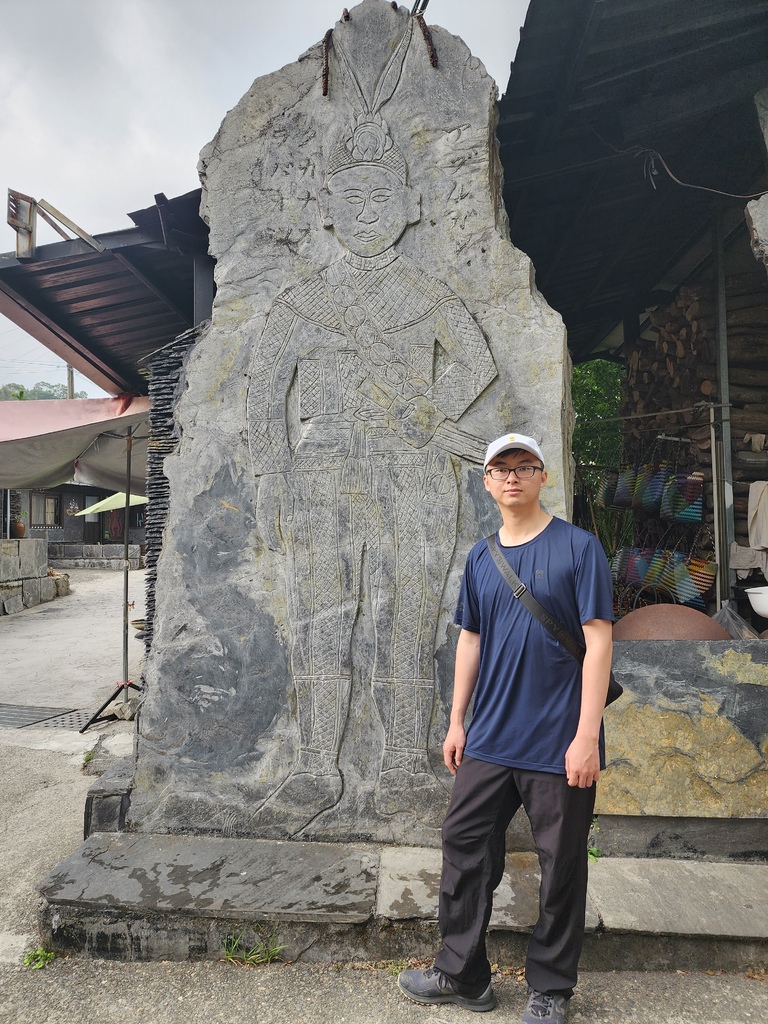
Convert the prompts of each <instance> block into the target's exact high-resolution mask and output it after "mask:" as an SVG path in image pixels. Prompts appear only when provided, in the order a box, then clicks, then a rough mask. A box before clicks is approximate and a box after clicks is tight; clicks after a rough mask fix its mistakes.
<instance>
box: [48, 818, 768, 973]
mask: <svg viewBox="0 0 768 1024" xmlns="http://www.w3.org/2000/svg"><path fill="white" fill-rule="evenodd" d="M439 882H440V852H439V851H438V850H435V849H425V848H418V847H388V846H382V845H377V844H359V845H352V844H350V845H339V844H331V843H300V842H287V841H285V842H283V841H278V840H254V839H227V838H215V837H197V836H181V835H158V834H154V835H150V834H138V833H106V832H102V833H94V834H92V835H91V836H89V838H88V839H87V840H86V841H85V842H84V843H83V844H82V846H80V847H79V849H78V850H77V851H75V853H73V854H72V855H71V856H70V857H68V858H67V859H66V860H64V861H62V863H61V864H59V865H58V867H57V868H56V869H55V870H54V871H53V872H52V873H51V874H50V875H49V876H48V877H47V878H46V879H44V880H43V882H41V884H40V886H39V887H38V888H39V891H40V893H41V894H42V895H43V897H44V900H45V904H44V907H43V909H42V910H41V912H40V925H41V940H42V942H43V944H44V945H46V948H52V949H56V950H60V951H70V952H78V953H85V954H88V955H91V956H97V957H107V958H112V959H122V960H175V961H179V960H187V959H218V958H220V957H221V955H222V950H223V948H224V943H225V941H226V939H227V937H228V936H231V935H232V934H240V933H241V932H244V933H245V934H244V939H245V941H249V936H250V937H251V938H252V939H253V943H254V944H255V942H256V940H257V938H258V934H259V931H258V929H259V926H266V927H267V929H268V930H269V931H270V932H272V931H274V932H276V933H277V935H278V936H279V941H280V943H281V944H283V945H284V947H285V948H284V951H283V955H284V956H285V958H286V959H290V960H304V961H315V962H318V961H331V960H387V959H398V958H402V957H412V956H418V957H427V956H430V955H432V954H433V953H434V952H435V951H436V949H437V946H438V944H439V938H438V931H437V899H438V891H439ZM537 887H538V864H537V861H536V857H535V855H534V854H531V853H514V854H510V855H508V857H507V870H506V872H505V875H504V878H503V880H502V883H501V885H500V887H499V889H498V890H497V893H496V899H495V904H494V913H493V917H492V919H491V924H490V930H489V941H488V950H489V956H490V957H491V959H493V960H496V961H498V962H500V963H519V962H520V961H521V960H522V959H523V958H524V956H525V948H526V945H527V939H528V934H529V932H530V931H531V928H532V927H533V924H534V921H535V919H536V915H537ZM766 963H768V865H766V864H729V863H721V862H702V861H673V860H649V859H640V858H621V857H602V858H600V859H599V860H598V861H597V862H596V863H594V864H592V865H591V866H590V882H589V899H588V908H587V920H586V941H585V948H584V955H583V958H582V967H583V969H585V970H613V969H622V970H649V969H659V970H671V969H677V970H706V969H713V970H717V969H721V970H741V969H744V968H745V967H747V966H754V965H757V964H766Z"/></svg>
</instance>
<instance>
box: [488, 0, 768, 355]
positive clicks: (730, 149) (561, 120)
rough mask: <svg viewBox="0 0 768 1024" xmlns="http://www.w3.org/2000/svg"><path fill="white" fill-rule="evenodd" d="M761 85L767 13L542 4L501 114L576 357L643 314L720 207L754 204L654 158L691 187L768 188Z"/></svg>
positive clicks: (717, 5)
mask: <svg viewBox="0 0 768 1024" xmlns="http://www.w3.org/2000/svg"><path fill="white" fill-rule="evenodd" d="M765 86H768V4H766V3H765V0H731V2H729V3H723V2H722V0H611V2H610V3H604V2H602V0H573V2H571V3H567V4H563V3H562V2H561V0H531V3H530V6H529V9H528V13H527V16H526V21H525V26H524V28H523V30H522V33H521V42H520V46H519V48H518V51H517V55H516V57H515V61H514V64H513V66H512V73H511V75H510V80H509V85H508V88H507V91H506V93H505V95H504V96H503V97H502V100H501V102H500V109H499V114H500V120H499V129H498V136H499V143H500V154H501V159H502V163H503V165H504V171H505V182H506V184H505V191H504V196H505V201H506V205H507V211H508V214H509V218H510V225H511V231H512V240H513V242H514V243H515V244H516V245H517V246H519V248H521V249H523V250H524V251H525V252H527V253H528V254H529V255H530V256H531V258H532V260H533V262H534V266H535V267H536V275H537V283H538V284H539V287H540V288H541V290H542V292H543V294H544V295H545V297H546V298H547V300H548V301H549V302H550V304H551V305H552V306H554V308H555V309H557V310H558V311H559V312H560V313H561V314H562V315H563V318H564V320H565V322H566V326H567V327H568V337H569V345H570V347H571V351H572V353H573V355H574V357H575V358H576V359H581V358H587V357H588V356H589V354H590V353H591V352H592V351H593V350H594V349H595V347H596V346H597V345H599V343H600V342H601V340H602V338H603V337H604V335H605V334H606V333H607V331H609V330H610V329H611V328H612V326H613V325H614V324H615V323H616V322H618V321H619V320H620V319H621V315H620V314H619V315H617V313H616V310H617V308H619V307H620V306H621V305H622V303H623V304H624V306H625V308H626V310H627V311H631V310H632V309H637V308H642V306H643V304H644V303H646V302H647V301H648V298H649V296H650V295H651V294H652V292H653V289H654V288H655V286H656V284H657V282H658V281H659V280H660V279H661V278H662V276H663V275H664V272H665V271H666V270H667V269H668V268H669V267H670V266H671V265H672V263H673V261H674V260H675V259H676V258H677V257H678V256H679V254H680V252H681V250H682V249H683V248H684V246H685V245H686V244H688V243H690V240H691V239H693V238H696V237H698V236H700V235H701V233H702V232H704V231H706V230H708V225H710V224H711V222H712V218H713V216H714V213H715V211H716V210H717V209H718V207H719V206H720V205H721V204H723V203H725V204H726V205H727V204H729V203H731V204H740V205H741V206H742V207H743V206H744V204H745V202H746V200H743V199H731V200H729V199H727V198H726V197H723V196H716V195H715V194H714V193H712V192H704V191H698V190H693V189H690V188H685V187H683V186H682V185H680V184H677V183H674V182H673V181H672V180H671V178H670V177H669V176H668V175H667V173H666V172H665V170H664V168H663V165H662V164H661V163H660V160H659V158H658V156H657V157H656V158H654V161H653V163H651V162H650V160H649V159H648V157H649V154H650V151H654V152H655V153H657V154H661V157H663V159H664V160H665V161H666V163H667V165H668V166H669V168H670V169H671V171H672V173H674V174H675V176H676V177H677V178H679V179H680V181H682V182H686V183H691V184H696V185H703V186H710V187H712V188H716V189H720V190H722V191H723V192H732V193H738V194H749V193H753V192H756V191H759V190H761V188H764V187H765V186H766V184H767V183H768V182H767V180H766V173H765V172H766V163H765V148H764V144H763V140H762V136H761V133H760V132H759V130H758V124H757V117H756V113H755V109H754V104H753V95H754V93H755V92H757V91H759V89H760V88H761V87H765ZM652 171H656V172H658V173H656V174H653V173H651V172H652ZM654 186H655V187H654ZM601 308H602V309H604V310H606V311H607V310H610V315H608V314H607V313H606V315H605V316H604V317H602V318H601V317H600V316H599V310H600V309H601Z"/></svg>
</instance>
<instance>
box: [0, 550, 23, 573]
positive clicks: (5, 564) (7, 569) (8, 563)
mask: <svg viewBox="0 0 768 1024" xmlns="http://www.w3.org/2000/svg"><path fill="white" fill-rule="evenodd" d="M20 575H21V565H20V562H19V542H18V541H17V540H0V583H6V582H8V581H9V580H17V579H19V577H20Z"/></svg>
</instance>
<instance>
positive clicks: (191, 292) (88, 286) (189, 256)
mask: <svg viewBox="0 0 768 1024" xmlns="http://www.w3.org/2000/svg"><path fill="white" fill-rule="evenodd" d="M199 203H200V191H199V190H197V191H195V192H191V193H188V194H187V195H186V196H180V197H179V198H177V199H173V200H167V199H166V198H165V197H164V196H158V197H156V203H155V206H153V207H149V208H148V209H146V210H139V211H137V212H135V213H133V214H130V215H129V216H130V217H131V219H132V220H133V221H134V224H135V225H136V226H135V227H134V228H129V229H127V230H125V231H119V232H111V233H107V234H103V235H98V236H96V237H97V240H98V241H99V242H100V243H101V244H102V245H104V246H105V249H104V251H103V252H97V251H95V250H94V249H93V248H92V247H90V246H89V245H88V244H87V243H86V242H84V241H82V240H80V239H74V240H72V241H65V242H56V243H53V244H52V245H45V246H41V247H39V249H38V250H37V253H36V255H35V258H34V259H32V260H24V261H20V260H17V259H16V258H15V256H12V255H10V254H8V255H6V256H2V257H0V312H2V313H4V314H5V315H6V316H8V317H9V318H10V319H11V320H13V321H14V322H15V323H18V324H19V325H20V326H22V327H24V329H25V330H27V331H28V333H30V334H32V335H33V336H34V337H37V338H38V339H39V340H40V341H42V342H43V344H45V345H47V347H49V348H51V349H52V350H53V351H55V352H57V354H58V355H60V356H61V357H62V358H63V359H65V360H66V361H67V362H68V363H70V364H71V365H73V366H75V367H76V368H77V369H79V370H80V371H81V372H82V373H84V374H85V375H86V376H87V377H89V378H90V379H91V380H94V381H95V382H96V383H99V384H100V385H101V386H102V387H104V388H105V390H107V391H112V392H120V391H132V392H134V393H137V394H143V393H145V392H146V381H145V380H144V378H143V376H142V375H141V374H140V373H139V371H138V369H137V363H138V361H139V360H140V359H141V358H142V357H143V356H146V355H148V354H149V353H151V352H154V351H155V350H156V349H159V348H162V347H163V346H164V345H167V344H169V343H170V342H171V341H173V339H174V338H175V337H177V336H178V335H179V334H181V333H182V332H183V331H185V330H187V329H188V328H189V327H190V326H192V325H193V324H194V322H195V318H196V316H198V318H199V315H198V314H196V311H195V307H194V296H195V273H196V268H197V269H198V270H199V269H200V264H201V263H202V264H203V265H204V272H206V273H208V274H209V275H210V274H212V266H213V261H212V260H210V258H209V257H208V256H207V255H206V249H207V238H208V231H207V228H206V225H205V224H204V223H203V221H202V220H201V219H200V217H199V215H198V209H199Z"/></svg>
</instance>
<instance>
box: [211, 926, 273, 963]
mask: <svg viewBox="0 0 768 1024" xmlns="http://www.w3.org/2000/svg"><path fill="white" fill-rule="evenodd" d="M257 932H258V936H257V937H256V939H255V941H254V943H253V945H252V946H251V945H248V943H247V942H246V941H245V940H244V936H245V929H243V931H241V932H240V934H239V935H236V934H235V933H234V932H233V933H232V934H231V935H228V936H227V938H226V939H225V940H224V960H225V961H226V962H227V963H230V964H239V965H240V966H241V967H255V966H256V965H257V964H271V963H274V962H275V960H281V959H282V957H281V956H280V953H281V952H282V950H284V949H285V946H283V945H280V943H279V941H278V939H279V936H278V931H277V926H276V925H275V926H273V927H272V928H271V929H269V928H267V927H266V926H265V925H258V926H257Z"/></svg>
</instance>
